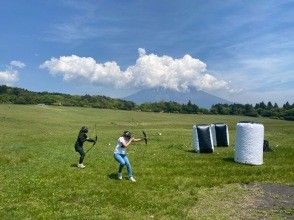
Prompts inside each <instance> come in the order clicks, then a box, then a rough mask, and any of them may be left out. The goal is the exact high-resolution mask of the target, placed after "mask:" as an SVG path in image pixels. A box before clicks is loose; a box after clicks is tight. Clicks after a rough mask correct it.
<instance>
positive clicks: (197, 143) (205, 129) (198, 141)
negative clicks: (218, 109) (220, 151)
mask: <svg viewBox="0 0 294 220" xmlns="http://www.w3.org/2000/svg"><path fill="white" fill-rule="evenodd" d="M192 147H193V149H194V150H195V151H196V152H198V153H212V152H213V150H214V147H213V142H212V134H211V127H210V125H193V129H192Z"/></svg>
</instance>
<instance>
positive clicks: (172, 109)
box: [0, 85, 294, 121]
mask: <svg viewBox="0 0 294 220" xmlns="http://www.w3.org/2000/svg"><path fill="white" fill-rule="evenodd" d="M0 103H2V104H4V103H6V104H24V105H25V104H31V105H32V104H45V105H55V106H78V107H92V108H105V109H121V110H137V111H145V112H167V113H182V114H219V115H245V116H253V117H258V116H263V117H270V118H275V119H285V120H291V121H293V120H294V103H292V104H289V102H286V103H285V104H284V105H283V106H281V107H279V106H278V105H277V103H274V104H272V103H271V102H268V103H264V102H261V103H257V104H256V105H255V106H253V105H251V104H215V105H212V106H211V108H210V109H205V108H199V107H198V106H197V105H195V104H192V103H191V102H190V101H189V102H188V103H187V104H179V103H176V102H165V101H162V102H154V103H143V104H141V105H136V104H135V103H134V102H131V101H126V100H122V99H113V98H109V97H106V96H98V95H97V96H91V95H83V96H78V95H68V94H62V93H49V92H32V91H28V90H26V89H21V88H15V87H8V86H5V85H2V86H0Z"/></svg>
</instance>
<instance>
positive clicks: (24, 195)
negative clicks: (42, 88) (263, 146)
mask: <svg viewBox="0 0 294 220" xmlns="http://www.w3.org/2000/svg"><path fill="white" fill-rule="evenodd" d="M246 119H250V120H257V121H259V122H262V123H263V124H264V126H265V138H266V139H268V140H269V141H270V145H271V146H274V151H273V152H269V153H265V154H264V165H262V166H249V165H241V164H237V163H234V161H233V156H234V151H233V145H234V139H235V127H236V123H237V122H238V121H241V120H246ZM215 122H224V123H227V124H228V125H229V132H230V143H231V145H230V147H229V148H217V149H216V151H215V152H214V153H213V154H195V153H193V152H192V151H191V138H192V124H195V123H196V124H197V123H215ZM95 123H96V125H97V127H96V129H97V134H98V140H99V142H98V144H97V146H96V147H95V148H94V149H93V150H92V151H90V152H89V154H88V155H86V158H85V165H86V168H85V169H78V168H76V167H74V166H73V164H76V163H77V161H78V158H79V157H78V154H77V153H76V152H75V151H74V147H73V145H74V142H75V140H76V136H77V134H78V131H79V129H80V127H81V126H82V125H87V126H88V127H89V129H90V132H89V134H90V136H94V131H93V128H94V124H95ZM0 124H1V128H2V129H1V130H2V131H1V136H0V140H1V141H0V166H1V174H0V219H65V218H67V219H109V218H111V219H230V218H231V219H238V218H247V217H249V218H254V217H256V216H259V215H263V216H264V215H267V216H268V217H269V218H280V217H281V213H280V212H279V211H277V210H268V211H258V210H255V209H252V210H251V211H249V212H246V209H247V208H248V210H250V209H251V208H250V207H251V206H248V204H249V203H252V202H254V198H255V196H256V195H257V194H259V193H262V192H260V191H259V190H258V189H256V191H252V190H248V189H247V188H246V187H244V184H247V183H252V182H255V183H258V182H267V183H283V184H288V185H293V183H294V172H293V171H294V170H293V161H294V147H293V144H294V139H293V137H294V136H293V134H294V123H293V122H289V121H281V120H271V119H266V118H248V117H241V116H219V115H180V114H164V113H144V112H133V111H132V112H129V111H114V110H104V109H93V108H70V107H52V106H48V107H46V106H45V107H41V106H21V105H0ZM126 129H128V130H131V131H132V132H133V133H134V134H135V135H137V136H140V135H141V130H142V129H144V130H145V131H146V132H147V133H148V135H149V136H150V140H149V144H148V145H147V146H146V145H144V144H143V143H138V144H132V145H131V146H130V149H129V151H128V152H129V159H130V161H131V163H132V166H133V171H134V176H135V178H136V179H137V182H136V183H131V182H129V181H128V180H127V179H124V180H122V181H119V180H116V179H115V174H116V172H117V166H118V165H117V163H116V162H115V160H114V159H113V149H114V145H115V143H116V140H117V138H118V137H119V136H120V135H121V133H122V131H123V130H126ZM158 132H160V133H161V134H162V135H161V136H159V135H158ZM276 145H278V146H276ZM90 146H91V144H86V146H85V148H86V149H87V148H89V147H90ZM124 176H125V177H126V170H124ZM290 211H291V210H290ZM292 211H293V209H292ZM292 213H293V212H292Z"/></svg>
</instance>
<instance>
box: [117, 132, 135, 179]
mask: <svg viewBox="0 0 294 220" xmlns="http://www.w3.org/2000/svg"><path fill="white" fill-rule="evenodd" d="M136 141H141V139H135V138H134V137H132V134H131V132H129V131H124V132H123V135H122V136H121V137H120V138H119V139H118V140H117V144H116V146H115V149H114V159H115V160H116V161H117V162H118V163H119V168H118V174H117V177H118V179H119V180H122V169H123V167H124V166H126V167H127V170H128V177H129V180H130V181H132V182H136V180H135V178H134V177H133V173H132V166H131V164H130V161H129V159H128V156H127V148H128V147H129V145H130V144H131V143H132V142H136Z"/></svg>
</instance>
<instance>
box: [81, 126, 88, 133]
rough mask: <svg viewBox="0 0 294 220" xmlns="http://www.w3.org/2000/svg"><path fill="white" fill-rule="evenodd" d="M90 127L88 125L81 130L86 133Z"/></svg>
mask: <svg viewBox="0 0 294 220" xmlns="http://www.w3.org/2000/svg"><path fill="white" fill-rule="evenodd" d="M88 131H89V129H88V128H87V127H86V126H83V127H82V128H81V132H85V133H88Z"/></svg>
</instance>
